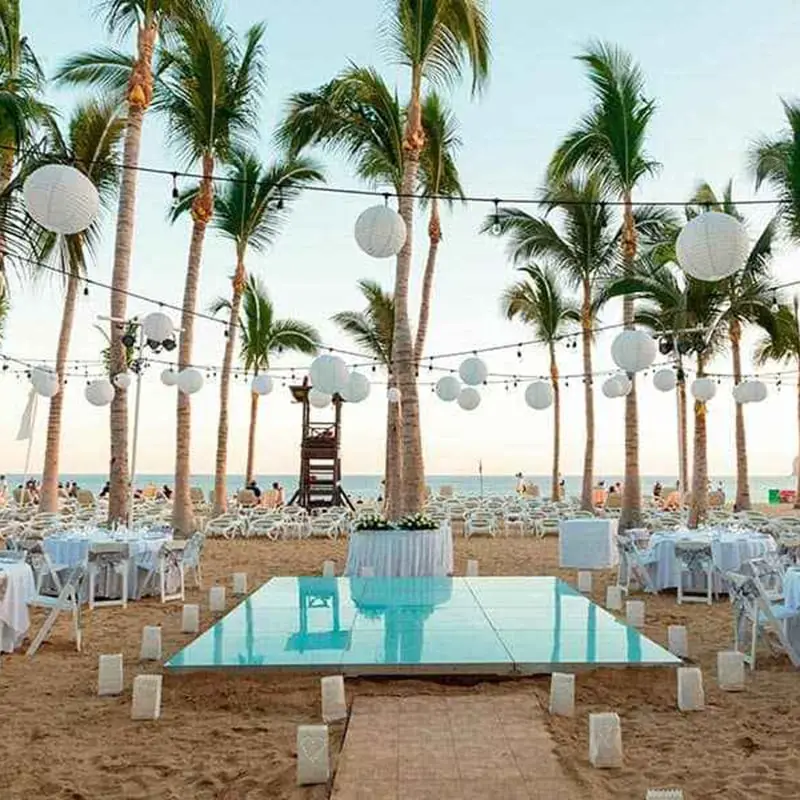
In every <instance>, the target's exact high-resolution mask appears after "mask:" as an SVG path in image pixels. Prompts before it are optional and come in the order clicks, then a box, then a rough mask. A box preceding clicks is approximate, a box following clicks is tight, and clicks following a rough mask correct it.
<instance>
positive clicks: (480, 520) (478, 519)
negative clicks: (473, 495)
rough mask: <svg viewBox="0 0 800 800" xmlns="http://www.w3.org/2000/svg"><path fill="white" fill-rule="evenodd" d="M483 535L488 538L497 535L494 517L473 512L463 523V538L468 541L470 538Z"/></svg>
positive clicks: (480, 512) (484, 513)
mask: <svg viewBox="0 0 800 800" xmlns="http://www.w3.org/2000/svg"><path fill="white" fill-rule="evenodd" d="M484 533H485V534H488V535H489V536H494V535H495V533H497V527H496V525H495V520H494V515H492V514H488V513H486V512H484V511H473V512H472V513H471V514H468V515H467V518H466V521H465V523H464V536H466V537H467V538H468V539H469V537H470V536H475V535H477V534H484Z"/></svg>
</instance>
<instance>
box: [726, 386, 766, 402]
mask: <svg viewBox="0 0 800 800" xmlns="http://www.w3.org/2000/svg"><path fill="white" fill-rule="evenodd" d="M766 398H767V386H766V384H765V383H763V381H742V383H740V384H737V385H736V386H734V387H733V399H734V400H735V401H736V402H737V403H739V404H740V405H741V404H744V403H760V402H761V401H762V400H766Z"/></svg>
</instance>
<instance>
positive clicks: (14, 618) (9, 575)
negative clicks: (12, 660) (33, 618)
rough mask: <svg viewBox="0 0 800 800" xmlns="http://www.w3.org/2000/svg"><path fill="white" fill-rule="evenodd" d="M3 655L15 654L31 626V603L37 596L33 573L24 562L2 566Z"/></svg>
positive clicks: (0, 627)
mask: <svg viewBox="0 0 800 800" xmlns="http://www.w3.org/2000/svg"><path fill="white" fill-rule="evenodd" d="M0 577H2V578H4V580H3V581H2V584H3V586H2V587H0V653H13V652H14V650H15V649H16V648H17V647H19V645H20V642H22V640H23V639H24V638H25V634H26V633H27V632H28V628H29V626H30V617H29V615H28V602H29V601H30V600H32V599H33V597H34V595H35V594H36V584H35V581H34V576H33V570H32V569H31V568H30V566H29V565H28V564H26V563H25V562H24V561H19V562H9V561H2V562H0Z"/></svg>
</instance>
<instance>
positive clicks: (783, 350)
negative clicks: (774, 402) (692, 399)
mask: <svg viewBox="0 0 800 800" xmlns="http://www.w3.org/2000/svg"><path fill="white" fill-rule="evenodd" d="M754 357H755V361H756V363H757V364H760V365H763V364H766V363H767V362H768V361H778V362H781V363H789V364H794V365H795V366H796V368H797V432H798V446H797V451H796V452H797V453H798V454H800V313H798V300H797V298H796V297H795V298H794V302H793V303H792V306H781V307H780V308H779V309H778V311H777V313H776V314H775V315H774V316H773V318H772V323H771V324H769V325H768V326H767V328H766V333H765V335H764V336H763V337H762V338H761V339H760V340H759V342H758V343H757V345H756V348H755V355H754ZM795 467H796V469H795V473H796V480H797V485H796V487H795V497H794V507H795V508H800V464H798V463H797V462H795Z"/></svg>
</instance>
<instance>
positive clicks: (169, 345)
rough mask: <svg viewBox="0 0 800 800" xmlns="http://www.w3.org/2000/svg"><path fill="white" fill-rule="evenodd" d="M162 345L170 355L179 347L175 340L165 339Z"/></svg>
mask: <svg viewBox="0 0 800 800" xmlns="http://www.w3.org/2000/svg"><path fill="white" fill-rule="evenodd" d="M161 345H162V347H163V348H164V349H165V350H166V351H167V352H168V353H171V352H172V351H173V350H174V349H175V347H176V346H177V345H176V344H175V340H174V339H164V341H163V342H161Z"/></svg>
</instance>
